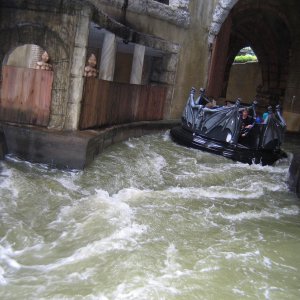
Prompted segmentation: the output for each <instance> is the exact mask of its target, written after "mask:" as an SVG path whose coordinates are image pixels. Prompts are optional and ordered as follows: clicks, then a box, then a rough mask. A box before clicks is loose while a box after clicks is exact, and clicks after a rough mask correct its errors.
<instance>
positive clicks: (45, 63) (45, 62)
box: [35, 51, 52, 71]
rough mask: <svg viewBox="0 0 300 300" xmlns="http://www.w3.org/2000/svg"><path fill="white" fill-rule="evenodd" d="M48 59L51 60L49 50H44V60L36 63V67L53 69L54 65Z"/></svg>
mask: <svg viewBox="0 0 300 300" xmlns="http://www.w3.org/2000/svg"><path fill="white" fill-rule="evenodd" d="M48 61H49V55H48V53H47V51H44V53H43V54H42V60H41V61H38V62H37V63H36V66H35V68H36V69H38V70H47V71H52V65H50V64H49V63H48Z"/></svg>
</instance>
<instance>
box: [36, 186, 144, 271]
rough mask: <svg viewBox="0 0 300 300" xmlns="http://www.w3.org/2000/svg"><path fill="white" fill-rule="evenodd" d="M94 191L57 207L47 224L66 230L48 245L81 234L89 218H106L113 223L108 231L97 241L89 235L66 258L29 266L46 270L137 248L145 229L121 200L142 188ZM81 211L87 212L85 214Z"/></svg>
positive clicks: (50, 226) (132, 195)
mask: <svg viewBox="0 0 300 300" xmlns="http://www.w3.org/2000/svg"><path fill="white" fill-rule="evenodd" d="M95 192H96V193H95V195H92V196H89V197H86V198H83V199H81V200H80V201H78V202H76V203H74V205H72V206H70V205H69V206H65V207H63V208H61V210H60V213H59V215H58V216H57V220H55V221H54V222H52V223H51V224H49V226H48V227H49V228H53V229H54V228H60V227H61V226H64V227H65V228H67V232H62V235H61V236H60V237H59V239H60V240H61V242H57V241H55V242H53V243H52V247H55V246H56V245H57V244H61V243H66V242H67V241H68V240H69V239H72V238H73V237H76V236H82V234H83V232H84V229H82V228H83V227H84V226H85V224H86V222H90V219H91V218H92V219H93V220H95V221H96V220H97V218H100V219H102V220H106V222H108V223H110V224H111V225H113V227H110V228H111V230H112V232H110V233H109V234H108V235H106V236H104V237H101V238H99V239H97V240H94V239H95V237H93V238H92V240H91V241H89V240H88V244H82V245H81V246H79V248H77V249H74V251H73V253H71V254H70V255H69V256H67V257H63V258H60V259H58V260H56V261H55V262H52V263H49V264H47V265H35V266H31V267H30V268H31V269H36V270H40V271H43V272H49V271H52V270H56V269H60V268H63V267H65V266H66V265H72V264H76V263H78V262H80V261H83V260H86V259H90V258H91V257H94V256H99V255H103V254H105V253H109V252H113V251H118V250H125V251H132V250H133V249H136V247H140V246H139V238H140V236H141V235H144V234H145V233H146V232H147V226H146V225H143V224H138V223H136V222H135V220H134V213H133V210H132V208H130V206H129V205H128V204H127V203H125V202H124V201H126V200H127V199H130V198H132V197H138V195H140V194H141V193H142V191H139V190H137V189H124V190H121V191H120V192H119V193H117V194H114V195H112V196H109V194H108V192H106V191H104V190H100V189H97V190H96V191H95ZM98 205H100V206H98ZM84 212H85V213H84ZM78 213H79V214H82V215H83V217H81V216H80V218H79V219H76V215H77V214H78ZM85 214H88V216H86V217H85V216H84V215H85Z"/></svg>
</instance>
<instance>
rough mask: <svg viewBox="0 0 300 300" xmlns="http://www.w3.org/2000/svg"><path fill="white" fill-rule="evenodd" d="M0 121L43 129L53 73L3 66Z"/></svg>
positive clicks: (48, 105) (48, 114)
mask: <svg viewBox="0 0 300 300" xmlns="http://www.w3.org/2000/svg"><path fill="white" fill-rule="evenodd" d="M2 77H3V82H2V89H1V95H0V99H1V102H0V120H2V121H7V122H14V123H22V124H31V125H39V126H47V125H48V122H49V116H50V104H51V90H52V83H53V72H52V71H45V70H35V69H26V68H17V67H11V66H4V67H3V68H2Z"/></svg>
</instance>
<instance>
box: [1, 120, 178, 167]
mask: <svg viewBox="0 0 300 300" xmlns="http://www.w3.org/2000/svg"><path fill="white" fill-rule="evenodd" d="M179 124H180V121H179V120H164V121H152V122H150V121H144V122H137V123H129V124H123V125H118V126H112V127H109V128H105V129H102V130H85V131H57V130H53V129H46V128H40V127H34V126H25V125H24V126H21V125H15V124H2V125H1V124H0V136H1V134H2V137H4V139H2V140H1V141H3V143H2V142H1V145H2V144H3V145H4V143H5V147H6V146H7V149H6V148H5V147H2V146H1V149H3V151H5V152H6V153H8V154H13V155H16V156H17V157H19V158H21V159H24V160H26V161H30V162H34V163H43V164H47V165H49V166H50V167H53V168H59V169H79V170H83V169H84V168H85V167H87V166H88V165H89V164H90V163H92V161H93V160H94V158H95V157H96V156H97V155H98V154H99V153H101V152H102V151H103V149H105V148H107V147H108V146H110V145H112V144H114V143H118V142H121V141H124V140H126V139H128V138H130V137H140V136H142V135H146V134H151V133H155V132H160V131H164V130H167V129H170V128H172V127H174V126H177V125H179Z"/></svg>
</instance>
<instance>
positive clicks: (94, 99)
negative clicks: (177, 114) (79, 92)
mask: <svg viewBox="0 0 300 300" xmlns="http://www.w3.org/2000/svg"><path fill="white" fill-rule="evenodd" d="M165 99H166V87H164V86H150V85H149V86H147V85H144V86H142V85H133V84H125V83H117V82H110V81H105V80H100V79H95V78H87V79H86V80H85V86H84V94H83V102H82V110H81V117H80V128H81V129H87V128H93V127H103V126H110V125H117V124H123V123H129V122H134V121H146V120H160V119H162V118H163V109H164V103H165ZM96 116H97V117H96Z"/></svg>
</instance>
